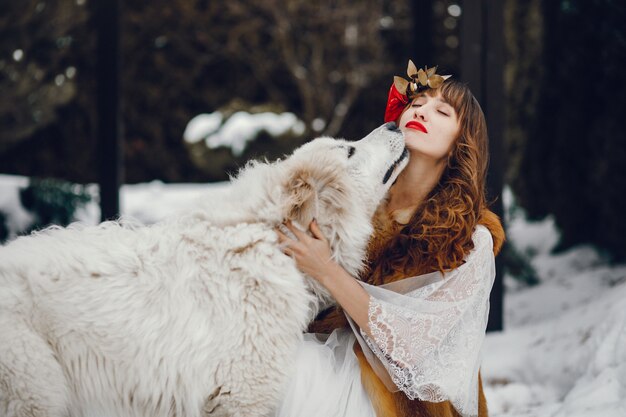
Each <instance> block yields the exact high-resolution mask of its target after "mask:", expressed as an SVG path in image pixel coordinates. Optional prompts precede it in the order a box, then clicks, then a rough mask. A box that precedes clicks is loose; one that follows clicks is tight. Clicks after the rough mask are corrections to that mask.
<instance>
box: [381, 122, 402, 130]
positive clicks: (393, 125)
mask: <svg viewBox="0 0 626 417" xmlns="http://www.w3.org/2000/svg"><path fill="white" fill-rule="evenodd" d="M385 127H386V128H387V130H391V131H392V132H397V131H399V130H400V128H399V127H398V125H397V124H396V122H388V123H385Z"/></svg>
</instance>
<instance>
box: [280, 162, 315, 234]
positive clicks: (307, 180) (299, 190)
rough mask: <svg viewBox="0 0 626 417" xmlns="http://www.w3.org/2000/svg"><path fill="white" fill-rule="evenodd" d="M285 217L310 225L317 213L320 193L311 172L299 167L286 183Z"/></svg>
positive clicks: (303, 224)
mask: <svg viewBox="0 0 626 417" xmlns="http://www.w3.org/2000/svg"><path fill="white" fill-rule="evenodd" d="M285 187H286V198H285V202H284V206H283V217H284V218H285V219H289V220H292V221H296V222H298V223H300V225H302V226H308V225H309V223H310V222H311V220H313V218H314V217H315V216H316V214H317V203H318V201H317V200H318V195H317V189H316V184H315V179H314V178H313V176H312V175H311V172H309V171H307V170H305V169H299V170H297V171H295V172H294V173H292V174H291V175H290V177H289V179H288V180H287V182H286V184H285Z"/></svg>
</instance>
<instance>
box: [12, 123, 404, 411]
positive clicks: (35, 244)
mask: <svg viewBox="0 0 626 417" xmlns="http://www.w3.org/2000/svg"><path fill="white" fill-rule="evenodd" d="M405 164H406V152H405V151H404V141H403V138H402V135H401V134H400V133H399V131H398V130H395V129H393V126H390V125H384V126H381V127H380V128H378V129H376V130H375V131H374V132H372V133H371V134H370V135H368V137H366V138H365V139H362V140H360V141H359V142H346V141H343V140H335V139H331V138H319V139H316V140H313V141H312V142H309V143H308V144H305V145H304V146H302V147H301V148H299V149H298V150H296V151H295V152H294V154H293V155H292V156H290V157H289V158H287V159H286V160H283V161H278V162H274V163H261V162H252V163H250V164H248V166H246V168H244V169H243V170H242V172H241V173H240V175H239V176H238V177H237V178H236V179H234V180H233V181H232V185H231V186H230V187H229V189H228V190H227V191H226V192H224V193H222V194H220V195H219V197H217V196H211V195H207V197H206V198H204V199H203V200H202V201H201V202H199V204H198V205H197V206H196V207H194V208H193V209H192V210H190V211H189V212H187V213H186V214H183V215H179V216H176V217H175V218H171V219H169V220H167V221H164V222H162V223H159V224H156V225H152V226H148V227H144V226H138V225H132V224H130V223H129V222H125V221H119V222H107V223H103V224H101V225H100V226H97V227H84V226H81V225H78V224H74V225H72V226H70V227H68V228H49V229H47V230H44V231H42V232H40V233H37V234H35V235H32V236H29V237H23V238H18V239H17V240H15V241H14V242H12V243H10V244H9V245H7V246H6V247H3V248H1V249H0V415H3V416H107V417H108V416H151V417H152V416H192V417H193V416H208V415H211V416H250V417H254V416H264V415H267V414H268V413H270V412H271V411H272V410H273V408H274V407H275V404H276V403H277V401H278V399H279V398H280V395H281V392H282V390H283V385H284V383H285V380H286V376H287V374H288V372H289V370H290V366H291V363H292V361H293V358H294V354H295V350H296V347H297V343H298V342H299V341H300V340H301V337H302V331H303V330H304V329H305V328H306V326H307V324H308V322H309V321H310V320H311V318H312V317H313V316H314V315H315V313H316V311H317V308H318V307H319V305H320V304H321V303H326V302H328V301H329V300H328V298H329V297H328V294H327V293H326V292H325V291H324V290H323V288H321V287H319V286H318V285H316V283H315V282H313V280H311V279H308V278H306V277H304V276H303V275H302V274H301V273H300V272H299V271H298V269H297V268H296V266H295V264H294V262H293V260H292V259H291V258H289V257H287V256H285V255H284V254H283V253H282V252H281V251H280V248H279V247H278V244H277V236H276V233H275V232H274V228H275V227H276V226H277V225H278V224H280V223H281V221H283V220H284V219H285V218H289V219H292V220H294V221H295V222H297V223H299V224H300V225H307V224H308V223H309V221H310V220H311V219H312V218H313V217H315V218H316V219H317V221H318V223H319V225H320V227H321V229H322V230H323V232H324V233H325V235H326V236H327V237H328V239H329V241H330V242H331V247H332V250H333V256H334V257H335V258H336V260H337V261H338V262H339V263H340V264H341V265H343V266H344V267H345V268H346V269H347V270H348V271H350V272H351V273H353V274H357V273H358V272H359V270H360V268H361V266H362V259H363V255H364V250H365V246H366V244H367V240H368V237H369V235H370V233H371V224H370V219H371V216H372V214H373V212H374V210H375V208H376V206H377V204H378V203H379V202H380V200H381V199H382V198H383V197H384V195H385V193H386V191H387V190H388V188H389V186H390V185H391V183H392V182H393V181H394V179H395V178H396V176H397V174H398V173H399V171H400V170H401V169H402V168H403V167H404V165H405Z"/></svg>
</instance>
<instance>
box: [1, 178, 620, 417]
mask: <svg viewBox="0 0 626 417" xmlns="http://www.w3.org/2000/svg"><path fill="white" fill-rule="evenodd" d="M26 184H27V180H26V179H25V178H21V177H15V176H5V175H0V211H3V212H5V213H8V219H9V221H10V222H11V229H12V230H18V229H19V228H20V227H22V226H23V225H24V224H27V223H28V219H29V218H30V217H29V216H30V215H29V214H28V213H27V212H25V211H24V210H23V209H22V208H21V207H20V206H19V202H18V187H23V186H25V185H26ZM225 185H226V184H225V183H217V184H164V183H161V182H157V181H155V182H151V183H147V184H137V185H127V186H124V187H123V188H122V191H121V202H122V213H123V215H124V216H130V217H135V218H137V219H138V220H139V221H141V222H144V223H153V222H155V221H158V220H159V219H162V218H164V217H166V216H168V215H170V214H172V213H175V212H176V211H179V210H183V209H185V208H188V207H190V206H192V205H193V201H194V200H195V199H196V198H198V197H200V196H201V195H202V194H203V193H205V192H207V191H208V190H211V192H214V191H215V190H220V189H223V187H225ZM504 203H505V206H506V207H507V216H506V220H507V225H508V227H507V236H508V239H509V242H510V243H511V244H513V245H515V246H516V248H517V249H518V251H519V252H521V253H523V254H525V255H526V256H527V257H528V259H529V261H530V263H531V265H532V266H533V267H534V268H535V269H536V272H537V275H538V276H539V278H540V284H539V285H536V286H533V287H524V286H521V285H519V284H515V283H513V282H512V280H513V278H512V277H509V276H507V277H505V280H506V282H505V284H506V288H507V293H506V295H505V300H504V303H505V330H504V331H502V332H497V333H489V334H487V338H486V340H485V345H484V348H483V366H482V376H483V382H484V384H485V395H486V397H487V403H488V407H489V411H490V416H492V417H566V416H567V417H618V416H619V417H624V416H626V265H610V264H608V262H607V260H606V259H604V258H603V257H602V256H601V255H600V254H599V253H598V252H597V251H596V250H594V249H593V248H591V247H589V246H580V247H575V248H572V249H570V250H568V251H565V252H562V253H558V254H554V253H552V249H553V248H554V246H555V245H556V244H557V242H558V237H559V233H558V230H556V228H555V224H554V220H553V219H552V218H550V217H548V218H546V219H544V220H543V221H539V222H529V221H528V220H527V219H526V216H525V214H524V212H523V210H521V209H519V208H517V207H516V206H515V202H514V200H513V197H512V194H511V193H510V190H508V189H507V190H506V192H505V194H504ZM83 217H84V218H83V221H87V222H88V223H92V224H93V223H95V222H97V219H98V210H97V206H96V205H95V203H92V204H90V205H89V206H88V207H87V208H86V209H84V211H83Z"/></svg>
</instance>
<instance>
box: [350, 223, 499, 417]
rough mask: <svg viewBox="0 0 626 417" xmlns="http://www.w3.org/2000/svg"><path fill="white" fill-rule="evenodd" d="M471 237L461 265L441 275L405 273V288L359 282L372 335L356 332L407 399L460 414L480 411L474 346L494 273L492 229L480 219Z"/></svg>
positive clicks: (479, 339)
mask: <svg viewBox="0 0 626 417" xmlns="http://www.w3.org/2000/svg"><path fill="white" fill-rule="evenodd" d="M473 239H474V249H473V250H472V252H470V254H469V255H468V256H467V257H466V259H465V263H464V264H463V265H461V266H460V267H459V268H457V269H455V270H453V271H451V272H449V273H446V274H445V275H443V276H442V275H441V274H435V275H433V274H429V275H428V276H421V277H413V278H409V280H412V281H408V282H405V283H404V284H403V286H404V293H398V292H396V291H394V290H393V289H390V288H389V287H390V286H382V287H372V286H369V285H365V284H364V287H365V289H366V290H367V291H368V293H369V294H370V304H369V327H370V334H371V335H372V337H371V338H370V337H368V336H367V334H366V333H365V332H363V331H361V332H360V335H358V336H361V337H359V338H358V339H359V340H360V341H361V340H364V341H365V343H366V344H367V346H368V347H369V348H370V349H371V351H372V352H373V353H374V355H375V356H376V358H378V360H379V361H380V362H381V363H382V365H383V366H384V368H385V369H386V371H387V373H388V375H389V376H390V377H391V380H392V381H393V384H394V385H395V386H396V387H397V388H398V389H400V390H402V391H403V392H404V393H405V394H406V395H407V396H408V397H409V398H411V399H421V400H425V401H431V402H441V401H445V400H450V401H451V402H452V404H453V405H454V406H455V408H456V409H457V411H458V412H459V413H461V414H462V415H464V416H475V415H477V414H478V368H479V362H480V350H481V346H482V342H483V339H484V336H485V328H486V325H487V316H488V311H489V292H490V291H491V287H492V285H493V280H494V277H495V265H494V256H493V252H492V245H493V243H492V240H491V234H490V233H489V232H488V231H487V229H486V228H484V227H482V226H481V227H480V228H477V230H476V232H475V233H474V235H473ZM403 281H406V280H403ZM370 362H371V361H370Z"/></svg>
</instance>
